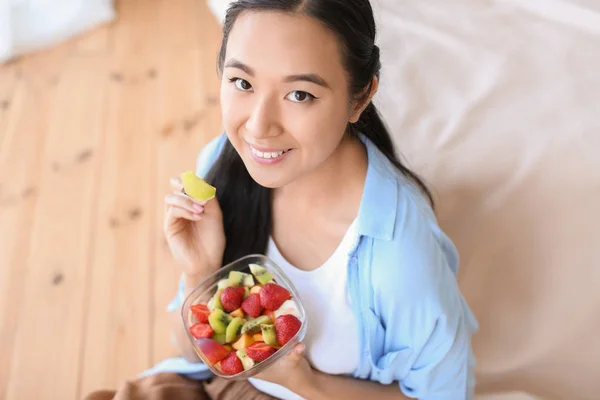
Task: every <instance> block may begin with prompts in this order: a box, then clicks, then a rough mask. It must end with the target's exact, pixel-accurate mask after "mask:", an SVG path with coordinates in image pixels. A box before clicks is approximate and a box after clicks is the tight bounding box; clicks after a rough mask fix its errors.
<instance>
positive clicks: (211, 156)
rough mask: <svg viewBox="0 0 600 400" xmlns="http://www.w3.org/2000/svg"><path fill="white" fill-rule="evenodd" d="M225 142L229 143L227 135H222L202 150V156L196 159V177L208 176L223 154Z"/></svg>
mask: <svg viewBox="0 0 600 400" xmlns="http://www.w3.org/2000/svg"><path fill="white" fill-rule="evenodd" d="M225 142H227V135H226V134H224V133H222V134H219V135H217V136H216V137H214V138H213V139H211V140H210V141H209V142H208V143H207V144H206V145H205V146H204V147H203V148H202V150H200V154H199V155H198V158H197V159H196V175H198V176H199V177H200V178H204V177H205V176H206V174H207V173H208V171H209V170H210V168H211V167H212V165H213V164H214V163H215V161H216V160H217V158H218V157H219V154H221V150H223V146H224V145H225Z"/></svg>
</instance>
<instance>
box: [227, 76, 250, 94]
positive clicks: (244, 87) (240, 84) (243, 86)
mask: <svg viewBox="0 0 600 400" xmlns="http://www.w3.org/2000/svg"><path fill="white" fill-rule="evenodd" d="M230 81H232V82H233V83H234V84H235V87H236V88H238V89H239V90H241V91H243V92H247V91H249V90H251V89H252V85H251V84H250V82H248V81H247V80H245V79H242V78H232V79H230Z"/></svg>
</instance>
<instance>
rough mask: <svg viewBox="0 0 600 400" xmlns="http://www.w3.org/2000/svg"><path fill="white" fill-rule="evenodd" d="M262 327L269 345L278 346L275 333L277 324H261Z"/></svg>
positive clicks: (264, 337) (264, 338)
mask: <svg viewBox="0 0 600 400" xmlns="http://www.w3.org/2000/svg"><path fill="white" fill-rule="evenodd" d="M260 329H261V331H262V336H263V340H264V341H265V343H266V344H268V345H269V346H277V345H278V343H277V335H276V333H275V325H273V324H261V325H260Z"/></svg>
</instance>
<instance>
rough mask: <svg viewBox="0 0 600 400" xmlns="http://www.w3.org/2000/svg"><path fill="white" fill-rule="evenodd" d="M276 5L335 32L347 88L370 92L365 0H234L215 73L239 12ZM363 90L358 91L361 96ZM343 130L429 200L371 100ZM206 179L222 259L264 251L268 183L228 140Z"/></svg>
mask: <svg viewBox="0 0 600 400" xmlns="http://www.w3.org/2000/svg"><path fill="white" fill-rule="evenodd" d="M261 10H269V11H281V12H288V13H303V14H305V15H308V16H311V17H313V18H315V19H317V20H318V21H320V22H321V23H323V24H324V25H325V26H327V27H328V28H329V29H331V31H332V32H334V33H335V34H336V35H337V37H338V41H339V44H340V48H341V50H342V62H343V64H344V67H345V69H346V70H347V72H348V75H349V77H350V82H349V91H350V94H351V95H352V96H354V98H355V99H356V100H358V101H361V100H362V101H365V100H366V99H367V96H369V94H370V92H371V88H372V85H373V77H374V76H376V77H377V78H379V72H380V69H381V62H380V60H379V48H378V47H377V46H376V45H375V33H376V29H375V20H374V18H373V10H372V8H371V4H370V3H369V0H238V1H234V2H233V3H232V4H231V5H230V6H229V9H228V10H227V14H226V17H225V21H224V24H223V41H222V43H221V50H220V52H219V58H218V70H219V73H222V72H223V63H224V61H225V54H226V51H227V40H228V38H229V34H230V32H231V29H232V28H233V25H234V24H235V21H236V19H237V18H238V16H239V15H240V14H241V13H242V12H245V11H261ZM361 96H362V97H361ZM347 132H348V134H350V135H357V134H358V133H359V132H360V133H362V134H364V135H365V136H366V137H367V138H368V139H369V140H371V142H372V143H373V144H374V145H375V146H377V148H378V149H379V150H380V151H381V152H382V153H383V154H384V155H385V156H386V157H387V158H388V159H389V160H390V162H391V163H392V164H393V165H394V166H395V167H396V168H398V169H399V170H400V171H401V172H402V173H403V174H404V175H406V176H407V177H409V178H410V179H412V180H413V181H414V182H415V183H416V184H417V185H418V186H419V187H420V189H421V190H422V191H423V192H424V193H425V194H426V195H427V197H428V198H429V200H430V202H431V203H432V204H433V198H432V196H431V193H430V192H429V190H428V189H427V186H426V185H425V184H424V183H423V182H422V181H421V179H420V178H419V177H418V176H416V175H415V174H414V173H413V172H411V171H410V170H409V169H408V168H406V167H405V166H404V165H403V164H402V163H401V162H400V160H399V159H398V157H397V156H396V152H395V149H394V145H393V142H392V138H391V136H390V134H389V132H388V129H387V128H386V126H385V124H384V122H383V120H382V119H381V116H380V115H379V112H378V111H377V108H376V107H375V105H374V104H373V103H372V102H370V103H369V105H368V106H367V107H366V109H365V110H364V111H363V112H362V114H361V116H360V119H359V120H358V121H357V122H356V123H355V124H349V126H348V129H347ZM206 180H207V181H208V182H210V183H211V184H212V185H213V186H215V187H216V188H217V199H218V200H219V204H220V206H221V209H222V210H223V224H224V227H225V236H226V239H227V242H226V246H225V254H224V256H223V263H224V264H228V263H230V262H232V261H234V260H236V259H238V258H240V257H243V256H246V255H248V254H254V253H259V254H263V253H264V252H265V251H266V248H267V243H268V240H269V235H270V232H271V189H269V188H266V187H263V186H261V185H259V184H258V183H256V182H255V181H254V179H252V177H251V176H250V174H249V173H248V171H247V169H246V167H245V165H244V163H243V161H242V159H241V157H240V156H239V154H238V153H237V151H236V150H235V149H234V148H233V146H232V145H231V143H230V142H229V141H228V140H227V141H226V143H225V146H224V148H223V151H222V153H221V155H220V156H219V158H218V159H217V161H216V162H215V164H214V165H213V167H212V168H211V170H210V171H209V173H208V175H207V177H206Z"/></svg>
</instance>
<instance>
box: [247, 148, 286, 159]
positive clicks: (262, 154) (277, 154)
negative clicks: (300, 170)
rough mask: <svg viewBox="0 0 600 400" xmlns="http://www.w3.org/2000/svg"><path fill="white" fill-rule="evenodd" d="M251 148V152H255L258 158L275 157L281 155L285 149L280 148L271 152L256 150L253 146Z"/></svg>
mask: <svg viewBox="0 0 600 400" xmlns="http://www.w3.org/2000/svg"><path fill="white" fill-rule="evenodd" d="M250 148H251V149H252V152H253V153H254V154H256V155H257V156H258V157H260V158H264V159H267V160H268V159H271V158H277V157H279V156H280V155H282V154H283V153H285V151H283V150H281V151H272V152H264V153H263V152H262V151H259V150H256V149H255V148H254V147H250Z"/></svg>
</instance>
